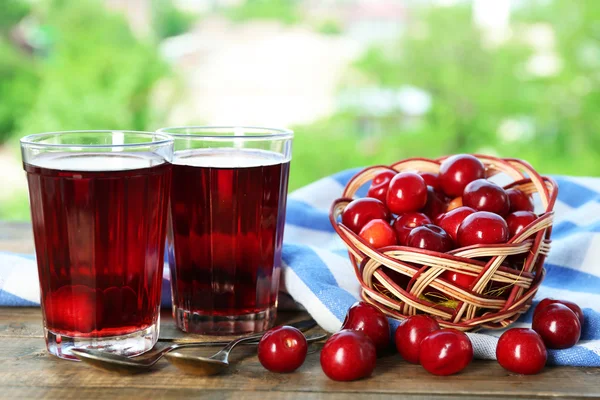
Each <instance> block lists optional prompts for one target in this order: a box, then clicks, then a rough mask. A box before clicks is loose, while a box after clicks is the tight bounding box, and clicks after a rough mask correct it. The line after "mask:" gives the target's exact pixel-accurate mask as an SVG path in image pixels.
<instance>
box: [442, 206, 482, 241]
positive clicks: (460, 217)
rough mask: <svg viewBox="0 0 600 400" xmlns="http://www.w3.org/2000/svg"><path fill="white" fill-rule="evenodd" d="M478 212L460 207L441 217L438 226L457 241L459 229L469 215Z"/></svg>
mask: <svg viewBox="0 0 600 400" xmlns="http://www.w3.org/2000/svg"><path fill="white" fill-rule="evenodd" d="M475 212H476V211H475V210H474V209H472V208H471V207H464V206H463V207H458V208H455V209H454V210H451V211H448V212H447V213H445V214H444V215H443V216H441V217H440V219H439V221H438V225H439V226H440V227H441V228H442V229H444V230H445V231H446V232H447V233H448V235H450V237H451V238H452V240H454V241H456V240H457V234H458V227H459V226H460V224H461V223H462V222H463V221H464V219H465V218H467V217H468V216H469V215H471V214H473V213H475Z"/></svg>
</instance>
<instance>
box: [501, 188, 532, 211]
mask: <svg viewBox="0 0 600 400" xmlns="http://www.w3.org/2000/svg"><path fill="white" fill-rule="evenodd" d="M506 194H507V195H508V200H509V202H510V212H515V211H533V201H531V197H530V196H528V195H526V194H525V193H523V192H521V191H520V190H518V189H508V190H507V191H506Z"/></svg>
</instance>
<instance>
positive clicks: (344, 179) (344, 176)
mask: <svg viewBox="0 0 600 400" xmlns="http://www.w3.org/2000/svg"><path fill="white" fill-rule="evenodd" d="M362 169H364V168H352V169H347V170H345V171H342V172H338V173H337V174H335V175H333V176H332V178H333V179H335V180H336V181H338V183H339V184H340V185H342V186H346V185H347V184H348V182H350V179H352V177H353V176H354V175H356V174H357V173H358V171H360V170H362Z"/></svg>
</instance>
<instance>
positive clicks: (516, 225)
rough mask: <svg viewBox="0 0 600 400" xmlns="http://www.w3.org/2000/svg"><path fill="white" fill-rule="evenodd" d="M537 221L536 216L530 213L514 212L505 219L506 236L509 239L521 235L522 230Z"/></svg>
mask: <svg viewBox="0 0 600 400" xmlns="http://www.w3.org/2000/svg"><path fill="white" fill-rule="evenodd" d="M536 219H537V215H535V214H534V213H532V212H531V211H515V212H514V213H512V214H509V215H508V217H506V224H507V225H508V234H509V235H510V237H514V236H516V235H518V234H519V233H521V231H523V229H525V227H526V226H527V225H529V224H531V223H532V222H533V221H535V220H536Z"/></svg>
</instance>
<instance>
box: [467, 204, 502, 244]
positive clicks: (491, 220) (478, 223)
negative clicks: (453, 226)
mask: <svg viewBox="0 0 600 400" xmlns="http://www.w3.org/2000/svg"><path fill="white" fill-rule="evenodd" d="M456 236H457V239H458V244H459V246H460V247H465V246H471V245H474V244H498V243H506V242H507V241H508V238H509V236H508V225H507V224H506V221H505V220H504V218H502V217H501V216H499V215H498V214H494V213H491V212H487V211H477V212H476V213H473V214H471V215H468V216H467V217H466V218H465V219H464V220H463V222H462V223H461V224H460V226H459V227H458V232H457V235H456Z"/></svg>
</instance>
